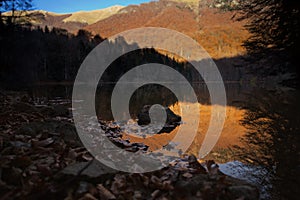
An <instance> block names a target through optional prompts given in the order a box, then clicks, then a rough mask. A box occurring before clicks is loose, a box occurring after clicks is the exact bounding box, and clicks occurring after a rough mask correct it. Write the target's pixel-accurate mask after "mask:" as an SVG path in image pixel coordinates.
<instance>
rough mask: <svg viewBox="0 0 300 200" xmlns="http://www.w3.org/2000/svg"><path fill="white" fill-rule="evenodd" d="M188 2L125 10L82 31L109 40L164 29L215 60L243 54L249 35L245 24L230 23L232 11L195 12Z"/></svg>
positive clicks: (171, 1)
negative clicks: (141, 29) (194, 43)
mask: <svg viewBox="0 0 300 200" xmlns="http://www.w3.org/2000/svg"><path fill="white" fill-rule="evenodd" d="M186 2H188V3H186ZM190 2H195V1H194V0H160V1H155V2H150V3H143V4H141V5H132V6H127V7H125V8H123V9H121V10H120V11H119V12H118V13H117V14H115V15H112V16H110V17H108V18H106V19H104V20H101V21H98V22H96V23H94V24H91V25H88V26H86V27H85V28H84V29H86V30H88V31H90V32H92V33H93V34H100V35H101V36H102V37H109V36H112V35H114V34H117V33H119V32H122V31H125V30H128V29H133V28H139V27H163V28H169V29H173V30H177V31H179V32H182V33H184V34H187V35H189V36H190V37H192V38H193V39H195V40H197V41H198V42H199V43H200V44H201V45H202V46H203V47H204V48H205V49H206V50H207V51H208V52H209V53H210V54H211V55H212V56H213V57H215V58H222V57H232V56H236V55H238V54H242V53H243V52H244V51H245V50H244V48H243V47H242V42H243V41H244V40H245V39H246V38H247V37H248V36H249V34H248V32H247V31H246V30H245V29H244V28H243V25H244V23H245V22H243V21H242V22H238V21H234V20H233V19H232V17H233V16H234V15H236V14H237V13H236V12H235V11H226V12H225V11H222V10H219V9H214V8H208V7H203V8H199V7H197V9H194V8H195V7H194V8H192V7H191V6H190ZM206 2H207V1H206ZM202 3H203V2H202Z"/></svg>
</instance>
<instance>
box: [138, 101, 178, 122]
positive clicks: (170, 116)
mask: <svg viewBox="0 0 300 200" xmlns="http://www.w3.org/2000/svg"><path fill="white" fill-rule="evenodd" d="M150 108H151V106H150V105H145V106H144V107H143V108H142V110H141V111H140V113H139V114H138V124H139V125H148V124H149V123H150V117H149V110H150ZM165 109H166V113H167V121H166V124H167V125H176V124H177V125H178V124H179V123H180V121H181V117H180V116H178V115H176V114H175V113H174V112H173V111H172V110H171V109H170V108H168V107H165Z"/></svg>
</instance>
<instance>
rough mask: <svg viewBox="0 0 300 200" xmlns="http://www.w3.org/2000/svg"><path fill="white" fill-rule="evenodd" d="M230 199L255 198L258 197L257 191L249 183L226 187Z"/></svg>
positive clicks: (253, 199) (247, 199) (251, 199)
mask: <svg viewBox="0 0 300 200" xmlns="http://www.w3.org/2000/svg"><path fill="white" fill-rule="evenodd" d="M228 192H229V195H230V196H231V197H232V199H244V200H256V199H259V195H258V191H257V189H256V188H255V187H253V186H250V185H235V186H231V187H229V188H228Z"/></svg>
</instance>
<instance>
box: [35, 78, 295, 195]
mask: <svg viewBox="0 0 300 200" xmlns="http://www.w3.org/2000/svg"><path fill="white" fill-rule="evenodd" d="M113 87H114V84H113V83H112V84H103V85H99V88H98V90H97V94H96V98H95V97H91V98H94V99H95V101H96V108H95V109H96V112H97V115H98V118H100V119H102V120H107V121H112V120H113V117H112V113H111V107H110V102H111V92H112V90H113ZM193 88H194V90H195V92H196V94H197V98H198V102H188V101H186V102H178V100H177V99H176V96H175V95H174V94H173V93H172V92H171V91H170V90H168V89H166V88H164V87H162V86H160V85H145V86H143V87H141V88H139V89H138V90H136V91H135V93H134V95H133V96H132V97H131V101H130V105H129V108H130V114H131V117H132V118H133V120H132V121H131V122H128V123H125V124H124V123H123V125H124V127H125V128H124V130H127V131H128V130H129V131H130V130H133V129H134V128H136V127H134V126H136V125H134V122H135V120H136V118H137V114H138V113H139V111H140V110H141V108H142V107H143V106H144V105H153V104H161V105H163V106H167V107H170V108H171V110H173V111H174V112H175V113H176V114H179V115H180V108H179V107H178V106H179V103H184V104H191V105H192V104H196V103H198V104H199V105H200V109H201V111H200V125H199V130H198V134H197V136H196V138H195V139H194V142H193V144H192V145H191V147H190V148H189V150H188V151H189V153H194V154H197V151H199V149H200V147H201V143H202V140H203V137H204V135H205V132H206V129H207V126H208V124H209V120H210V110H211V109H210V108H211V104H210V96H209V93H208V90H207V87H206V85H205V84H203V83H194V84H193ZM225 88H226V94H227V106H226V111H227V114H226V121H225V124H224V127H223V131H222V135H221V137H220V139H219V141H218V143H217V144H216V146H215V148H214V149H213V151H212V152H211V153H210V154H209V155H208V156H207V157H206V158H204V159H215V160H216V161H217V162H219V163H226V164H222V165H220V168H221V170H223V171H224V173H227V174H230V175H232V176H235V177H239V178H244V179H247V180H249V181H252V182H254V183H255V184H258V185H259V187H260V189H261V191H262V192H263V193H264V195H263V197H264V198H272V199H294V198H295V197H296V195H298V194H299V192H298V189H297V187H298V184H299V177H300V176H299V171H300V165H299V163H300V162H299V159H300V156H299V154H300V151H299V143H300V141H299V127H300V108H299V107H300V106H299V102H300V101H299V100H300V94H299V91H296V90H292V89H288V88H276V89H274V88H272V89H268V88H266V87H264V84H263V83H255V82H254V83H247V84H246V83H241V82H227V83H225ZM30 94H31V96H32V98H33V99H34V100H35V101H36V102H38V103H43V102H48V101H49V100H59V99H60V100H61V101H64V100H65V101H71V98H72V85H48V86H47V85H41V86H37V87H34V88H31V89H30ZM195 112H197V111H195V110H192V109H191V111H190V113H191V114H190V115H191V117H193V114H194V113H195ZM201 123H202V124H201ZM174 134H176V129H175V130H174V133H173V132H171V133H166V134H160V135H157V136H155V137H154V138H153V139H152V140H149V141H148V143H147V145H149V146H150V149H151V148H152V149H157V148H161V146H162V145H165V144H166V143H168V141H170V139H172V137H173V136H174ZM186 134H187V137H188V134H189V133H186ZM133 135H134V133H133ZM131 139H132V140H133V141H135V140H136V141H138V142H141V141H142V140H141V139H137V138H135V139H134V137H132V138H131ZM241 166H242V168H241Z"/></svg>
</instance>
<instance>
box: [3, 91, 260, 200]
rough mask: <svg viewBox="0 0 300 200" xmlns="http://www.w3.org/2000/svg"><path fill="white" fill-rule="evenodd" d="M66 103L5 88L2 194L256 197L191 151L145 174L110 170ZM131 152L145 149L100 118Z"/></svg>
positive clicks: (8, 196)
mask: <svg viewBox="0 0 300 200" xmlns="http://www.w3.org/2000/svg"><path fill="white" fill-rule="evenodd" d="M70 107H71V105H70V103H69V102H66V101H60V100H56V101H51V102H50V101H45V102H43V103H39V104H36V102H34V101H32V100H31V98H30V97H29V96H28V95H27V94H26V93H21V92H7V91H0V196H1V197H2V199H42V198H46V199H82V200H83V199H91V200H93V199H162V200H165V199H204V200H205V199H240V200H241V199H244V200H247V199H248V200H252V199H253V200H255V199H259V194H258V190H257V188H256V187H255V186H253V185H251V184H249V183H247V182H245V181H241V180H238V179H235V178H232V177H229V176H227V175H225V174H223V173H222V172H221V171H220V170H219V168H218V165H217V164H216V163H214V161H206V163H199V162H198V160H197V158H196V157H195V156H193V155H190V156H185V157H182V159H177V160H174V161H173V162H171V163H170V165H169V166H168V167H165V168H163V169H161V170H159V171H156V172H151V173H145V174H128V173H123V172H118V171H115V170H113V169H110V168H108V167H106V166H104V165H103V164H101V163H99V162H98V161H97V160H95V159H94V158H93V156H91V155H90V153H89V152H88V151H87V150H86V149H85V147H84V146H82V144H81V142H80V140H79V138H78V136H77V133H76V129H75V126H74V124H73V121H72V114H71V112H70ZM100 124H101V127H102V129H103V130H104V131H105V134H106V136H107V137H108V138H109V139H110V140H111V141H112V142H113V143H114V144H116V145H117V146H119V147H121V148H123V149H126V150H127V151H131V152H136V151H147V149H148V147H147V146H146V145H144V144H142V143H130V141H127V140H124V139H122V132H121V131H120V129H119V128H118V127H117V126H116V127H113V126H110V125H108V124H107V123H106V122H100Z"/></svg>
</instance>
